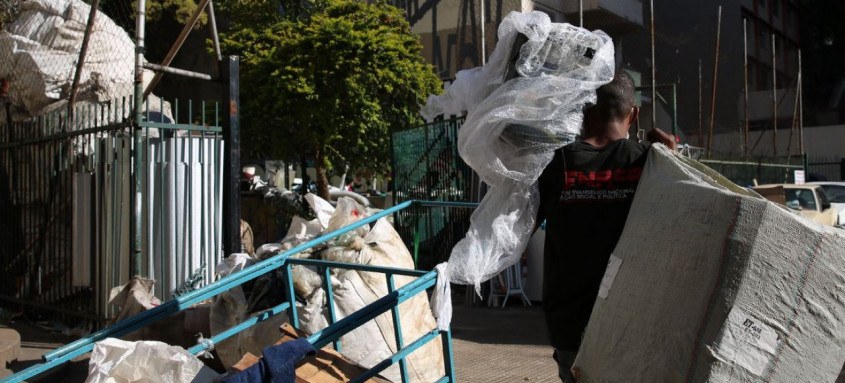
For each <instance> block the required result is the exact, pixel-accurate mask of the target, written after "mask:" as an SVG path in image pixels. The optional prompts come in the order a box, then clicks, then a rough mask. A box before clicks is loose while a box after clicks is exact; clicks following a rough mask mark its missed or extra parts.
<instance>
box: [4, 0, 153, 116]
mask: <svg viewBox="0 0 845 383" xmlns="http://www.w3.org/2000/svg"><path fill="white" fill-rule="evenodd" d="M90 9H91V7H90V6H89V5H88V4H86V3H85V2H83V1H81V0H30V1H25V2H23V3H22V4H21V12H20V14H19V15H18V16H17V18H16V19H15V20H14V21H12V22H11V23H9V24H8V25H6V26H5V30H3V31H0V79H6V80H8V81H9V82H10V84H11V85H10V89H9V100H8V101H10V102H11V103H12V105H13V106H14V111H13V112H12V117H13V119H14V120H15V121H20V120H25V119H28V118H30V117H33V116H37V115H42V114H45V113H48V112H50V111H53V110H57V109H61V108H63V107H65V105H66V103H67V99H68V97H69V92H70V87H71V83H72V82H73V78H74V74H75V71H76V64H77V62H78V61H79V52H80V50H81V47H82V40H83V37H84V35H85V27H86V23H87V21H88V14H89V12H90ZM134 71H135V44H134V43H133V41H132V39H131V38H130V37H129V35H128V34H127V33H126V31H124V30H123V29H122V28H121V27H120V26H118V25H117V24H115V23H114V21H112V20H111V19H110V18H109V17H108V16H107V15H105V14H103V13H98V14H97V17H96V18H95V22H94V24H93V28H92V32H91V34H90V37H89V43H88V50H87V53H86V56H85V64H84V65H83V68H82V72H81V73H80V78H79V91H78V96H77V100H79V103H78V105H79V106H84V105H103V104H105V103H109V102H113V101H115V100H120V99H121V98H124V97H125V98H127V100H131V99H132V95H133V90H134V85H133V82H134V79H135V74H134ZM144 77H145V78H151V73H150V72H148V71H145V73H144ZM128 106H129V105H127V107H126V108H117V107H115V108H112V109H111V111H110V113H111V115H109V116H106V119H107V121H103V122H106V123H108V122H114V121H119V120H122V119H123V118H126V117H128V116H126V115H118V113H120V112H123V113H124V114H125V113H127V112H128V110H129V109H130V108H129V107H128ZM160 106H162V103H160V102H158V101H151V102H150V107H151V110H152V109H153V108H156V111H159V112H162V113H163V114H165V115H167V116H168V117H169V115H170V111H169V105H166V103H164V105H163V107H160ZM0 109H2V108H0ZM159 109H162V110H159ZM0 113H2V114H5V111H4V110H2V111H0ZM2 117H4V119H3V121H5V116H2ZM100 118H102V116H100ZM77 120H78V121H76V122H77V126H84V125H82V124H84V123H86V122H87V121H84V120H83V118H82V117H81V116H80V118H78V119H77Z"/></svg>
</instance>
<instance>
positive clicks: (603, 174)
mask: <svg viewBox="0 0 845 383" xmlns="http://www.w3.org/2000/svg"><path fill="white" fill-rule="evenodd" d="M642 173H643V169H642V168H620V169H609V170H596V171H584V172H582V171H578V170H568V171H566V175H565V180H564V187H563V188H564V189H575V188H578V189H581V188H590V189H612V188H616V187H624V186H629V185H632V184H636V183H637V182H639V180H640V176H641V175H642Z"/></svg>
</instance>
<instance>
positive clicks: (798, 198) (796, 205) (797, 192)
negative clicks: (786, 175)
mask: <svg viewBox="0 0 845 383" xmlns="http://www.w3.org/2000/svg"><path fill="white" fill-rule="evenodd" d="M752 189H754V191H756V192H757V193H760V195H762V196H763V197H764V198H766V199H768V200H770V201H772V202H775V203H778V204H781V205H784V206H786V207H788V208H790V209H792V210H796V211H797V212H798V213H799V214H801V215H803V216H805V217H807V218H809V219H811V220H813V221H816V222H818V223H820V224H823V225H830V226H835V225H836V224H837V215H836V211H835V210H833V209H832V208H831V205H830V202H829V201H828V200H827V196H826V195H825V193H824V190H822V188H821V186H818V185H809V184H800V185H796V184H773V185H760V186H755V187H753V188H752Z"/></svg>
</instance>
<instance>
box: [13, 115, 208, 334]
mask: <svg viewBox="0 0 845 383" xmlns="http://www.w3.org/2000/svg"><path fill="white" fill-rule="evenodd" d="M157 102H159V103H160V105H159V108H158V109H156V108H152V107H149V105H148V107H147V109H146V110H147V112H145V114H144V115H145V120H146V121H145V122H143V123H142V124H141V128H142V129H141V132H142V133H141V136H142V139H141V140H140V141H139V142H140V143H141V145H140V146H138V147H137V150H135V149H136V148H135V147H134V145H135V144H134V143H133V140H134V133H135V132H136V129H135V128H134V127H133V124H132V121H133V117H134V115H133V114H132V113H131V110H132V107H131V105H132V102H131V100H128V99H121V100H115V101H113V102H109V103H103V104H93V103H92V104H87V105H82V106H78V107H77V108H75V109H74V117H73V118H72V119H71V118H70V117H69V116H68V113H67V111H66V110H64V109H62V110H58V111H56V112H54V113H50V114H47V115H44V116H41V117H38V118H35V119H32V120H28V121H25V122H20V123H12V124H11V125H9V124H4V125H0V131H4V134H2V137H0V211H2V212H3V215H4V219H3V220H2V227H0V236H2V237H0V238H2V240H3V243H4V244H5V246H2V247H0V265H2V267H3V273H4V275H5V276H6V278H3V280H2V281H0V298H2V299H3V300H5V301H11V302H15V303H18V304H24V305H27V306H30V307H35V308H36V309H37V310H38V311H44V312H48V313H53V314H58V317H59V318H67V317H72V318H76V319H80V318H81V319H88V320H97V321H100V320H102V319H105V318H109V317H110V316H112V315H113V314H115V310H116V309H117V308H116V307H110V306H109V304H108V301H109V297H110V291H111V289H112V288H114V287H118V286H122V285H123V284H125V283H126V282H128V280H129V278H130V277H131V272H132V265H131V259H130V255H131V247H132V231H131V230H132V226H133V219H132V217H133V216H134V213H133V210H132V208H133V207H134V206H135V201H134V198H135V197H136V189H135V185H134V184H133V181H134V177H133V162H134V161H139V160H140V161H141V162H142V167H141V168H142V169H143V170H142V174H141V179H142V180H143V185H144V187H143V188H142V189H141V191H140V192H141V193H140V195H139V196H138V197H139V198H140V199H139V201H141V202H140V204H141V210H140V211H141V214H142V218H143V219H142V222H143V223H144V229H143V241H142V244H143V246H142V254H144V255H145V256H144V259H145V261H146V262H145V268H144V269H142V270H140V273H141V274H143V275H147V276H149V277H151V278H153V279H157V280H158V290H157V291H156V295H157V296H158V297H159V298H161V299H162V300H166V299H168V298H170V297H171V296H172V295H173V294H174V293H178V292H179V290H180V289H182V288H184V287H186V286H187V287H192V286H191V285H198V284H200V283H202V282H208V281H211V280H212V275H211V269H212V266H213V265H215V264H216V262H217V261H219V259H220V258H221V255H222V249H221V245H222V240H221V235H222V234H221V222H222V217H221V214H222V209H221V204H222V169H223V139H222V136H221V131H222V129H221V128H220V124H219V120H220V111H219V107H218V106H217V104H216V103H198V104H194V103H192V102H187V103H186V104H187V105H186V106H182V104H180V103H179V102H173V103H172V104H171V103H166V102H164V101H163V100H158V99H157ZM180 109H181V110H180ZM152 110H160V111H165V112H164V113H159V112H153V111H152ZM171 110H172V112H170V111H171ZM71 121H73V122H72V123H71ZM136 153H144V156H143V157H137V156H136Z"/></svg>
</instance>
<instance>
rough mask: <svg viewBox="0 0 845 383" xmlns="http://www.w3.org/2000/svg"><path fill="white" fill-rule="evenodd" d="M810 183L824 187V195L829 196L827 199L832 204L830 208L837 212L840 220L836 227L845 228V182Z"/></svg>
mask: <svg viewBox="0 0 845 383" xmlns="http://www.w3.org/2000/svg"><path fill="white" fill-rule="evenodd" d="M808 183H809V184H812V185H819V186H821V187H822V190H824V194H825V195H827V199H828V201H829V202H830V207H831V208H833V210H836V217H837V219H838V221H837V222H836V225H837V226H845V182H832V181H823V182H808Z"/></svg>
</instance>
